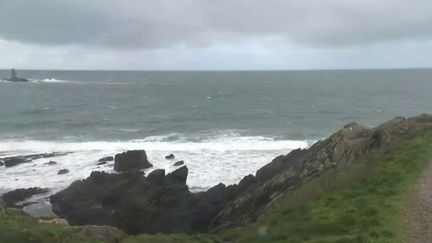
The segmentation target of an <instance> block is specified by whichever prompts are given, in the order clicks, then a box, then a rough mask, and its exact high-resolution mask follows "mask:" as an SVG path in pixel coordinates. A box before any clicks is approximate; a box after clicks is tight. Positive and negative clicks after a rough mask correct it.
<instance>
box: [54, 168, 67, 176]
mask: <svg viewBox="0 0 432 243" xmlns="http://www.w3.org/2000/svg"><path fill="white" fill-rule="evenodd" d="M67 173H69V170H68V169H62V170H59V171H58V172H57V175H64V174H67Z"/></svg>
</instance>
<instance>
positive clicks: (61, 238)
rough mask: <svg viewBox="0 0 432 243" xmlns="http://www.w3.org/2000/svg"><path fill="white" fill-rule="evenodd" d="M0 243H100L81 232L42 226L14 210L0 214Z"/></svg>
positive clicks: (52, 225)
mask: <svg viewBox="0 0 432 243" xmlns="http://www.w3.org/2000/svg"><path fill="white" fill-rule="evenodd" d="M0 242H1V243H57V242H58V243H60V242H61V243H81V242H88V243H101V241H98V240H96V239H91V238H89V237H88V235H86V234H85V233H83V232H76V231H74V232H72V231H68V230H65V226H61V225H54V224H42V223H39V222H38V220H37V219H35V218H33V217H31V216H29V215H28V214H26V213H24V212H22V211H20V210H14V209H8V210H7V211H5V212H1V213H0Z"/></svg>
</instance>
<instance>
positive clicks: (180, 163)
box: [173, 160, 184, 166]
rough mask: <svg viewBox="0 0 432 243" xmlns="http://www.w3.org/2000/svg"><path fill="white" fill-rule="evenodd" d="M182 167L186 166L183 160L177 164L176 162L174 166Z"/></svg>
mask: <svg viewBox="0 0 432 243" xmlns="http://www.w3.org/2000/svg"><path fill="white" fill-rule="evenodd" d="M180 165H184V161H183V160H180V161H177V162H175V163H174V164H173V166H180Z"/></svg>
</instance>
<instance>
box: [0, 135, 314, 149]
mask: <svg viewBox="0 0 432 243" xmlns="http://www.w3.org/2000/svg"><path fill="white" fill-rule="evenodd" d="M169 137H170V136H151V137H147V138H145V139H140V140H129V141H92V142H62V141H40V140H26V141H17V140H6V141H0V151H17V152H19V151H21V152H40V151H46V152H74V151H102V150H127V149H146V150H155V151H200V150H212V151H219V152H224V151H248V150H256V151H265V150H281V149H295V148H304V147H307V146H308V145H309V143H310V142H309V141H308V140H274V139H273V138H269V137H261V136H241V137H231V136H226V137H224V136H221V137H217V138H215V139H207V140H203V141H199V142H193V141H185V139H184V138H179V139H177V140H175V141H165V140H167V139H168V138H169Z"/></svg>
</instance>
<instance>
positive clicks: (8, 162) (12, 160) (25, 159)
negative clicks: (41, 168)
mask: <svg viewBox="0 0 432 243" xmlns="http://www.w3.org/2000/svg"><path fill="white" fill-rule="evenodd" d="M66 154H69V153H44V154H30V155H22V156H13V157H5V158H1V160H2V162H3V163H4V165H5V166H6V167H12V166H16V165H19V164H23V163H29V162H31V161H33V160H36V159H42V158H50V157H58V156H64V155H66Z"/></svg>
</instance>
